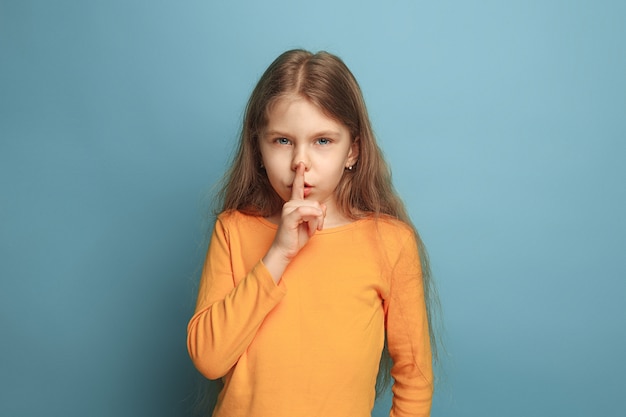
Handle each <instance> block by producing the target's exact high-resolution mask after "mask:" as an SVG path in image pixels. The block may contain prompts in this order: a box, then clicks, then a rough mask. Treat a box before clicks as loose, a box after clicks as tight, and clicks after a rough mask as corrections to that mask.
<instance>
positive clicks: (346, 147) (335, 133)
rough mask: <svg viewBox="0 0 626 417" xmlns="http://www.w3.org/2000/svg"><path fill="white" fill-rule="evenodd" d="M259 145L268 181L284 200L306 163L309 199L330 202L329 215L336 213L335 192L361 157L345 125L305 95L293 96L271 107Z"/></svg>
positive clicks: (288, 195) (305, 191) (286, 199)
mask: <svg viewBox="0 0 626 417" xmlns="http://www.w3.org/2000/svg"><path fill="white" fill-rule="evenodd" d="M259 145H260V150H261V156H262V159H263V165H264V166H265V171H266V172H267V177H268V179H269V181H270V184H271V185H272V188H273V189H274V190H275V191H276V193H278V195H279V196H280V197H281V198H282V199H283V200H284V201H288V200H289V199H290V198H291V184H292V183H293V179H294V175H295V170H296V167H297V166H298V164H299V163H300V162H303V163H304V166H305V172H304V181H305V189H304V197H305V199H313V200H315V201H318V202H320V203H324V204H326V213H327V218H328V217H330V216H333V215H338V213H337V210H336V206H337V205H336V201H335V195H334V191H335V189H336V188H337V185H338V184H339V181H340V180H341V177H342V176H343V175H344V171H345V169H346V168H348V167H350V166H352V165H354V164H355V162H356V160H357V157H358V142H356V141H353V140H352V137H351V135H350V132H349V130H348V127H347V126H345V125H344V124H343V123H341V122H338V121H336V120H334V119H332V118H330V117H328V116H326V115H325V114H324V113H323V112H322V111H321V110H320V108H318V107H317V106H316V105H314V104H312V103H311V102H309V101H308V100H306V99H305V98H303V97H299V96H289V97H285V98H281V99H279V100H278V101H277V102H276V103H274V105H273V106H272V107H271V108H270V111H269V113H268V124H267V127H266V129H265V130H264V131H263V132H262V135H261V136H260V138H259Z"/></svg>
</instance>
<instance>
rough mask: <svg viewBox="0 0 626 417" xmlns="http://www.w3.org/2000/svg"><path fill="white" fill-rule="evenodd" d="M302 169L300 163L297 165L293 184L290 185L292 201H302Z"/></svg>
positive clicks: (302, 165) (302, 166)
mask: <svg viewBox="0 0 626 417" xmlns="http://www.w3.org/2000/svg"><path fill="white" fill-rule="evenodd" d="M304 169H305V168H304V164H303V163H302V162H300V163H298V166H297V167H296V174H295V176H294V178H293V184H292V185H291V199H292V200H304Z"/></svg>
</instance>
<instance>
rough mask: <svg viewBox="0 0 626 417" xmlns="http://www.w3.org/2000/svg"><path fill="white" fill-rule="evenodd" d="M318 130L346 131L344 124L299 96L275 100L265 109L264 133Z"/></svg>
mask: <svg viewBox="0 0 626 417" xmlns="http://www.w3.org/2000/svg"><path fill="white" fill-rule="evenodd" d="M320 129H321V130H335V131H337V132H338V133H339V132H341V133H343V132H344V131H347V130H348V128H347V126H346V125H345V124H343V123H342V122H340V121H339V120H337V119H336V118H334V117H332V116H331V115H329V114H328V113H327V112H325V111H324V110H323V109H322V108H321V107H320V106H318V105H317V104H315V103H313V102H312V101H311V100H309V99H307V98H305V97H303V96H300V95H288V96H283V97H280V98H277V99H276V100H275V101H273V102H272V103H271V104H270V105H269V106H268V108H267V112H266V126H265V129H264V130H265V131H270V130H271V131H273V130H279V131H280V130H320Z"/></svg>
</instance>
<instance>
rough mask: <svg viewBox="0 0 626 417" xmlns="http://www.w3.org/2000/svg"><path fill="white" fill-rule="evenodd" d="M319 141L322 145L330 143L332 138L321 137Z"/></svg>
mask: <svg viewBox="0 0 626 417" xmlns="http://www.w3.org/2000/svg"><path fill="white" fill-rule="evenodd" d="M317 143H319V144H320V145H328V144H329V143H330V139H327V138H319V139H318V140H317Z"/></svg>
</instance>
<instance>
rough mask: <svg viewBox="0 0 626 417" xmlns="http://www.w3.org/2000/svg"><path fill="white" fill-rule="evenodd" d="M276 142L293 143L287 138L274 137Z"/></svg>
mask: <svg viewBox="0 0 626 417" xmlns="http://www.w3.org/2000/svg"><path fill="white" fill-rule="evenodd" d="M274 142H276V143H277V144H279V145H289V144H290V143H291V141H290V140H289V139H287V138H276V139H274Z"/></svg>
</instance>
